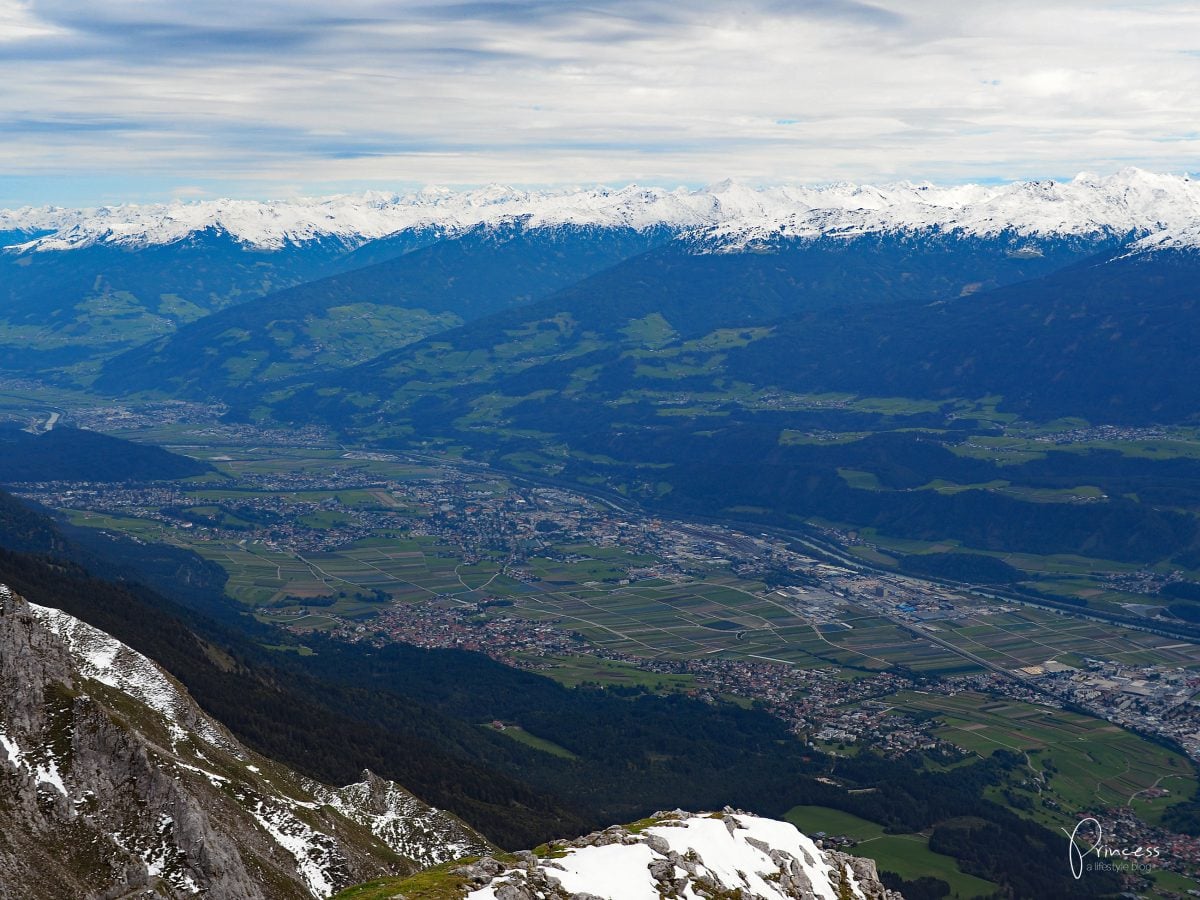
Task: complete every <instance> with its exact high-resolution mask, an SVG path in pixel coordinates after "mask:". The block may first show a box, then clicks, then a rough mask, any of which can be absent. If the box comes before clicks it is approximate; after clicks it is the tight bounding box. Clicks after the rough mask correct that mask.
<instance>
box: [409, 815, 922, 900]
mask: <svg viewBox="0 0 1200 900" xmlns="http://www.w3.org/2000/svg"><path fill="white" fill-rule="evenodd" d="M539 852H540V853H541V855H539V856H535V855H534V854H532V853H524V854H517V856H516V857H515V861H514V862H510V863H509V864H507V865H506V864H503V863H501V862H499V861H497V860H495V859H493V858H491V857H484V858H482V859H480V860H478V861H477V862H474V863H471V864H469V865H465V866H460V867H458V868H457V869H455V870H454V872H453V873H452V874H453V875H454V876H456V877H458V878H459V879H460V880H461V884H462V887H461V896H462V897H464V898H467V900H656V898H679V897H697V896H699V897H738V898H741V900H850V898H854V900H903V897H901V895H900V894H898V893H897V892H895V891H891V890H888V889H887V888H886V887H884V886H883V884H882V883H881V882H880V880H879V873H878V872H877V871H876V868H875V863H874V862H873V861H872V860H869V859H861V858H858V857H854V856H849V855H847V854H845V853H840V852H837V851H832V850H824V849H822V848H821V847H819V846H818V845H817V844H816V843H814V842H813V841H811V840H810V839H809V838H807V837H805V836H804V835H803V834H801V833H800V832H799V831H798V830H796V828H795V827H794V826H792V825H790V824H789V823H787V822H779V821H775V820H772V819H763V818H760V817H758V816H754V815H751V814H749V813H744V812H739V811H737V810H733V809H726V810H724V811H723V812H719V813H685V812H682V811H678V810H677V811H675V812H670V813H658V814H656V815H655V816H653V817H651V819H649V820H647V821H644V822H640V823H638V824H637V825H633V826H627V827H620V826H614V827H611V828H607V829H605V830H604V831H599V832H596V833H595V834H590V835H588V836H587V837H583V838H577V839H575V840H572V841H564V842H561V843H555V844H551V845H548V846H547V847H546V848H544V852H543V851H539ZM400 888H401V895H402V893H403V885H401V886H400Z"/></svg>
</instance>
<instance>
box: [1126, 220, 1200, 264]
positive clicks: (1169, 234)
mask: <svg viewBox="0 0 1200 900" xmlns="http://www.w3.org/2000/svg"><path fill="white" fill-rule="evenodd" d="M1170 251H1181V252H1196V251H1200V222H1196V223H1193V224H1191V225H1186V226H1184V227H1181V228H1168V229H1166V230H1164V231H1159V232H1156V233H1155V234H1151V235H1148V236H1146V237H1144V238H1141V239H1140V240H1137V241H1134V242H1133V243H1132V244H1130V245H1129V246H1128V247H1127V248H1126V252H1125V254H1124V258H1147V257H1150V256H1153V255H1155V254H1158V253H1166V252H1170Z"/></svg>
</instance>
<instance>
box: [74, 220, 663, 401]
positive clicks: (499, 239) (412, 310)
mask: <svg viewBox="0 0 1200 900" xmlns="http://www.w3.org/2000/svg"><path fill="white" fill-rule="evenodd" d="M670 237H671V232H667V231H663V230H662V229H643V230H637V229H633V228H629V227H624V226H622V227H612V228H601V227H597V226H591V225H587V226H577V225H558V226H555V227H543V228H534V227H531V226H530V225H529V224H528V223H525V222H506V223H502V224H499V225H495V226H479V227H476V228H473V229H470V230H468V231H466V232H464V233H462V234H459V235H456V236H452V237H447V238H446V239H444V240H441V241H439V242H437V243H434V244H433V245H431V246H427V247H423V248H421V249H416V250H412V251H411V252H408V253H405V254H404V255H395V256H394V257H393V258H388V259H386V261H384V262H379V263H375V264H373V265H368V266H365V267H363V268H358V269H354V270H352V271H347V272H344V273H342V274H338V275H334V276H332V277H329V278H325V279H322V280H319V281H314V282H310V283H308V284H304V285H300V286H298V287H293V288H290V289H288V290H285V291H281V292H279V293H276V294H272V295H270V296H268V297H264V298H262V299H260V300H257V301H255V302H252V303H243V304H241V305H239V306H234V307H232V308H229V309H226V310H224V311H222V312H218V313H215V314H213V315H210V316H207V317H206V318H203V319H201V320H200V321H198V322H194V323H192V324H190V325H187V326H184V327H182V328H180V329H179V330H178V331H177V332H175V333H174V334H172V335H170V336H167V337H164V338H161V339H159V340H157V341H153V342H151V343H149V344H146V345H144V346H141V347H138V348H136V349H133V350H130V351H128V352H126V353H124V354H122V355H121V356H118V357H116V358H115V359H113V360H110V361H109V362H108V363H106V364H105V366H104V368H103V371H102V373H101V376H100V378H99V379H98V381H97V382H96V387H98V388H100V389H102V390H107V391H114V392H123V393H127V392H131V391H146V390H150V391H167V392H170V393H171V394H172V395H173V396H186V397H213V396H217V397H226V398H233V397H239V396H243V395H245V394H246V393H247V390H248V389H253V390H258V391H262V390H270V389H273V387H274V386H275V385H276V384H278V383H280V382H285V381H288V380H294V379H295V378H297V377H305V378H309V377H312V376H313V375H315V374H316V373H319V372H320V371H321V370H327V369H335V368H342V367H347V366H350V365H353V364H356V363H359V362H363V361H365V360H367V359H370V358H372V357H375V356H378V355H379V354H381V353H384V352H386V351H388V350H392V349H395V348H398V347H402V346H404V345H406V344H410V343H412V342H413V341H416V340H420V339H421V338H423V337H427V336H429V335H431V334H436V333H438V332H441V331H446V330H448V329H451V328H453V327H455V326H457V325H460V324H462V323H463V322H464V321H469V320H474V319H478V318H481V317H483V316H487V315H489V314H491V313H495V312H498V311H501V310H505V309H508V308H511V307H516V306H521V305H526V304H529V303H532V302H534V301H536V300H540V299H543V298H544V297H547V296H550V295H551V294H553V293H555V292H556V291H558V290H561V289H562V288H564V287H567V286H569V285H571V284H574V283H575V282H577V281H579V280H580V279H583V278H586V277H587V276H589V275H592V274H593V273H595V272H598V271H601V270H603V269H606V268H609V267H610V266H613V265H615V264H617V263H619V262H621V261H622V260H624V259H627V258H629V257H631V256H636V255H637V254H640V253H643V252H645V251H646V250H648V249H650V248H652V247H654V246H656V245H659V244H661V243H663V242H664V241H667V240H669V239H670ZM394 241H395V239H394V238H393V239H385V241H381V242H377V243H386V244H387V245H388V248H389V249H388V250H387V251H382V250H381V249H380V248H379V247H378V246H377V244H369V245H367V246H365V247H363V248H361V249H360V250H359V251H357V253H358V254H359V255H358V256H357V257H356V259H355V261H356V262H363V261H365V260H366V258H367V257H365V256H362V255H361V254H365V253H368V252H370V253H371V254H373V255H380V254H382V255H385V256H386V255H388V254H397V253H398V250H397V247H396V245H395V243H394Z"/></svg>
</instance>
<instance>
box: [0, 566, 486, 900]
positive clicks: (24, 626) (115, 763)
mask: <svg viewBox="0 0 1200 900" xmlns="http://www.w3.org/2000/svg"><path fill="white" fill-rule="evenodd" d="M487 849H488V844H487V842H486V841H485V840H484V839H483V838H481V837H480V836H479V835H477V834H476V833H474V832H472V831H471V830H470V829H469V828H467V827H466V826H465V825H463V824H462V823H460V822H459V821H458V820H456V819H454V818H453V817H452V816H450V815H448V814H446V813H443V812H439V811H437V810H434V809H431V808H430V807H429V806H427V805H426V804H424V803H422V802H421V801H420V800H418V799H417V798H416V797H413V796H412V795H411V794H409V793H408V792H407V791H404V790H403V789H402V788H400V787H399V786H397V785H395V784H393V783H391V782H388V781H385V780H383V779H380V778H377V777H375V776H374V775H372V774H371V773H365V774H364V780H363V781H362V782H361V783H360V784H355V785H350V786H348V787H344V788H341V789H334V788H330V787H327V786H325V785H320V784H317V783H315V782H313V781H311V780H309V779H306V778H303V777H300V776H298V775H296V774H295V773H293V772H291V771H290V770H288V769H286V768H284V767H283V766H280V765H278V764H276V763H274V762H272V761H271V760H267V759H264V758H263V757H260V756H258V755H256V754H254V753H252V752H251V751H249V750H248V749H246V748H245V747H243V746H242V745H241V744H239V743H238V742H237V741H236V740H235V739H234V738H233V737H232V736H231V735H230V734H229V733H228V732H227V731H226V730H225V729H224V728H222V727H221V726H220V725H219V724H218V723H216V722H215V721H213V720H212V719H210V718H209V717H208V716H206V715H205V714H204V713H203V711H201V710H200V709H199V708H198V707H197V706H196V704H195V703H194V702H193V701H192V700H191V698H190V697H189V696H188V695H187V693H186V692H185V691H184V690H183V688H182V687H181V686H179V685H178V684H177V683H176V682H174V681H173V680H172V679H171V678H170V676H168V675H167V674H166V673H165V672H163V671H162V670H161V669H159V668H158V666H156V665H155V664H154V663H152V662H151V661H150V660H148V659H146V658H145V657H143V656H141V655H140V654H138V653H136V652H135V651H133V650H131V649H130V648H129V647H127V646H125V645H123V644H121V643H120V642H119V641H117V640H115V639H114V638H112V637H110V636H109V635H106V634H104V633H103V632H101V631H99V630H97V629H95V628H92V627H91V626H89V625H86V624H84V623H83V622H80V621H79V620H77V619H74V618H72V617H71V616H68V615H66V614H65V613H62V612H60V611H58V610H54V609H49V608H45V607H40V606H36V605H34V604H30V603H27V602H25V601H24V600H23V599H21V598H20V597H18V596H16V595H15V594H13V593H12V592H11V591H9V590H8V589H7V588H5V587H3V586H0V900H9V898H12V900H38V898H43V897H44V898H56V900H57V898H63V897H80V898H85V897H86V898H102V900H110V898H111V900H117V898H133V897H184V896H193V895H195V894H197V893H204V895H205V896H208V897H211V898H214V900H221V898H229V900H242V898H247V900H249V898H254V900H258V898H263V900H273V898H310V897H326V896H329V895H330V894H332V893H334V892H335V891H337V890H339V889H340V888H342V887H345V886H346V885H349V884H353V883H357V882H360V881H364V880H367V879H370V878H376V877H379V876H381V875H403V874H408V873H411V872H413V871H416V870H417V869H418V868H420V867H422V866H426V865H432V864H436V863H440V862H444V861H446V860H448V859H454V858H457V857H459V856H464V855H468V854H479V853H481V852H486V850H487Z"/></svg>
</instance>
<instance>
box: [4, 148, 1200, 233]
mask: <svg viewBox="0 0 1200 900" xmlns="http://www.w3.org/2000/svg"><path fill="white" fill-rule="evenodd" d="M514 219H523V220H525V221H527V222H528V224H529V225H531V226H533V227H553V226H558V225H581V226H600V227H618V226H620V227H632V228H639V229H644V228H650V227H656V226H666V227H670V228H675V229H679V230H682V231H686V230H699V234H700V235H701V236H702V237H703V238H704V239H705V240H706V241H707V242H709V243H711V244H713V245H714V246H715V248H717V249H725V250H737V249H740V248H742V247H745V246H746V245H747V244H749V243H753V242H755V241H757V240H760V239H764V238H768V237H779V236H784V237H787V236H791V237H800V238H804V237H816V236H820V235H826V234H833V235H841V236H849V235H854V234H862V233H876V232H892V231H913V230H922V229H929V228H936V229H942V230H946V231H951V232H958V233H962V234H966V235H978V236H991V235H996V234H1000V233H1004V232H1013V233H1016V234H1019V235H1023V236H1084V237H1087V236H1099V235H1118V236H1122V237H1124V236H1127V235H1131V236H1141V235H1148V234H1152V233H1154V232H1157V231H1161V230H1163V229H1167V228H1184V227H1187V226H1189V225H1192V224H1195V223H1197V222H1200V182H1198V181H1194V180H1192V179H1191V178H1189V177H1188V176H1186V175H1161V174H1154V173H1150V172H1145V171H1142V170H1140V169H1132V168H1130V169H1122V170H1121V171H1119V172H1117V173H1115V174H1113V175H1108V176H1098V175H1093V174H1087V173H1085V174H1081V175H1078V176H1077V177H1076V178H1074V179H1073V180H1071V181H1066V182H1053V181H1035V182H1014V183H1011V184H1005V185H978V184H966V185H956V186H949V187H947V186H938V185H933V184H928V183H913V182H899V183H896V184H889V185H882V186H879V187H872V186H870V185H855V184H831V185H826V186H822V187H804V186H798V185H796V186H793V185H785V186H777V187H766V188H751V187H747V186H744V185H740V184H736V183H733V182H728V181H727V182H722V183H720V184H717V185H712V186H709V187H705V188H701V189H698V190H688V189H686V188H678V189H675V190H665V189H663V188H655V187H639V186H636V185H631V186H629V187H624V188H620V189H608V188H593V189H587V190H556V191H522V190H516V189H513V188H508V187H500V186H491V187H486V188H481V189H477V190H464V191H452V190H447V189H444V188H426V189H424V190H421V191H417V192H415V193H409V194H387V193H377V192H372V193H367V194H363V195H360V196H337V197H328V198H319V199H301V200H293V201H270V202H257V201H249V200H205V201H198V202H188V203H184V202H175V203H169V204H147V205H124V206H109V207H101V208H97V209H81V210H70V209H62V208H24V209H18V210H8V211H0V230H9V231H24V232H25V233H27V234H37V233H40V232H49V234H43V235H42V236H40V237H36V238H34V239H32V240H28V241H25V242H23V243H18V244H14V245H13V246H12V247H11V248H9V249H10V251H13V252H28V251H50V250H70V249H77V248H81V247H89V246H94V245H97V244H101V245H113V246H119V247H128V248H139V247H146V246H151V245H159V244H170V243H174V242H176V241H180V240H183V239H185V238H187V237H188V236H190V235H193V234H196V233H198V232H202V231H206V230H212V231H216V232H223V233H227V234H228V235H230V236H231V237H232V238H234V239H235V240H237V241H239V242H241V243H242V244H244V245H246V246H247V247H252V248H256V249H261V250H272V249H279V248H281V247H284V246H285V245H288V244H303V243H305V242H308V241H313V240H321V239H332V240H338V241H341V242H343V243H345V244H346V245H347V246H356V245H358V244H362V243H364V242H366V241H369V240H373V239H376V238H381V237H385V236H387V235H390V234H396V233H398V232H402V231H406V230H411V229H422V228H436V229H443V230H446V231H448V232H451V233H453V232H455V231H460V230H463V229H466V228H471V227H473V226H477V225H488V224H497V223H500V222H504V221H510V220H514Z"/></svg>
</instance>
